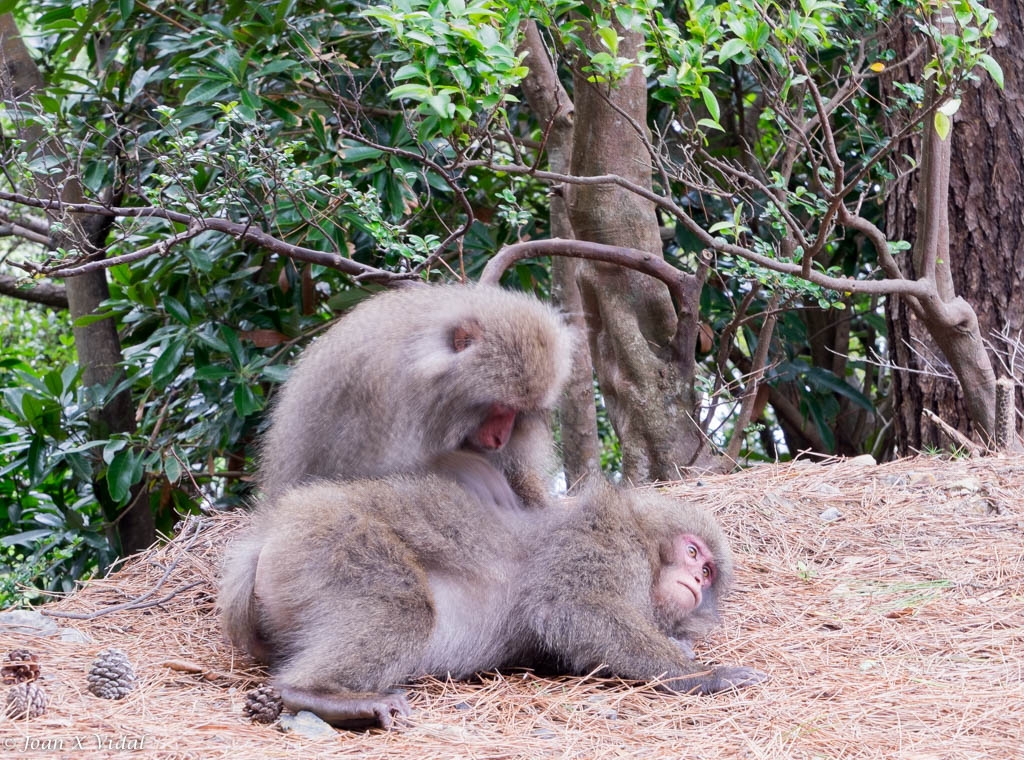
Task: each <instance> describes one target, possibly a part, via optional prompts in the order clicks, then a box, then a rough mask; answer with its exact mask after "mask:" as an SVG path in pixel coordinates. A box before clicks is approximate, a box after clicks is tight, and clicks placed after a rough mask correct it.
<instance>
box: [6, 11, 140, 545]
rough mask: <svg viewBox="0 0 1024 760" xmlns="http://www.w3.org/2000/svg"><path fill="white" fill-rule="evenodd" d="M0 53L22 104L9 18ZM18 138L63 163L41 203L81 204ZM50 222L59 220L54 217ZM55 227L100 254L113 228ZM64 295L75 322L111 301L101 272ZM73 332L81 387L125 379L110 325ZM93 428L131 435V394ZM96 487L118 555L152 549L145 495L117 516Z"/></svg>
mask: <svg viewBox="0 0 1024 760" xmlns="http://www.w3.org/2000/svg"><path fill="white" fill-rule="evenodd" d="M0 47H2V51H3V58H2V59H0V70H2V75H0V86H2V87H3V97H4V98H5V99H7V98H10V99H14V100H23V99H25V98H27V97H30V96H31V94H32V93H33V92H37V91H41V90H42V89H43V88H44V86H45V82H44V81H43V77H42V74H41V72H40V71H39V68H38V67H37V66H36V65H35V62H34V61H33V60H32V58H31V56H30V55H29V53H28V50H27V48H26V47H25V45H24V42H23V41H22V39H21V36H20V34H19V32H18V28H17V26H16V24H15V22H14V17H13V16H12V15H11V14H10V13H6V14H3V15H0ZM21 136H22V137H23V138H25V139H26V140H27V142H28V143H29V144H34V149H35V150H36V151H44V152H50V153H52V154H53V155H54V156H57V157H59V158H61V159H62V162H63V167H64V171H63V176H62V177H61V180H62V181H60V182H56V181H55V179H54V177H53V176H52V175H51V176H50V177H48V178H46V180H45V181H44V180H40V182H39V183H38V191H39V192H40V193H41V194H44V197H45V196H46V195H52V194H53V193H54V192H55V191H56V188H57V187H58V186H59V187H60V198H61V200H62V201H65V202H68V203H80V202H83V201H84V200H85V198H84V196H83V193H82V188H81V185H80V184H79V182H78V180H77V176H76V175H75V172H74V169H73V167H71V166H70V165H69V162H68V161H67V157H66V156H64V154H63V153H62V150H61V147H60V146H57V145H52V144H46V143H44V141H43V136H42V133H41V131H40V130H38V129H30V130H26V133H25V134H23V135H21ZM55 216H59V212H58V213H57V214H55ZM65 217H66V218H65ZM60 221H61V222H63V223H64V227H65V230H66V231H65V232H64V233H63V234H64V235H65V238H66V242H67V243H68V244H70V245H73V246H75V247H78V248H81V249H84V250H97V251H99V250H101V249H102V247H103V243H104V241H105V239H106V235H107V232H108V231H109V229H110V224H111V222H112V220H111V219H110V218H109V217H92V216H87V215H80V214H79V215H64V217H61V219H60ZM65 289H66V295H67V301H68V307H69V311H70V313H71V317H72V319H74V320H77V319H78V318H80V317H83V316H87V315H91V314H95V313H96V311H97V309H98V307H99V304H100V302H102V301H103V300H105V299H106V298H109V296H110V292H109V289H108V286H107V275H106V270H98V271H94V272H89V273H87V274H84V275H81V276H78V277H72V278H70V279H68V281H67V283H66V286H65ZM73 332H74V336H75V349H76V351H77V353H78V362H79V365H80V366H81V367H82V369H83V372H82V382H83V384H84V385H85V386H86V387H90V386H93V385H102V386H110V385H113V384H116V383H117V382H120V380H122V379H123V378H124V372H123V370H122V369H121V367H120V362H121V361H122V360H123V356H122V353H121V341H120V338H119V337H118V335H117V328H116V326H115V325H114V322H113V320H111V319H104V320H100V321H98V322H92V323H91V324H89V325H85V326H75V327H74V328H73ZM92 423H93V429H94V435H95V436H96V437H107V436H109V435H110V434H111V433H132V432H134V431H135V414H134V409H133V406H132V401H131V395H130V393H129V392H128V391H122V392H121V393H119V394H117V395H116V396H115V397H113V398H112V399H110V401H109V402H108V403H107V404H106V406H104V407H103V408H102V409H100V410H98V412H97V413H96V414H94V415H93V417H92ZM96 485H98V486H99V487H97V489H96V493H97V498H98V499H99V500H100V501H101V502H104V501H106V502H107V503H105V504H104V508H105V510H106V513H107V517H108V519H110V520H112V521H114V524H115V525H116V536H117V539H118V541H119V543H120V549H121V552H122V553H123V554H132V553H134V552H137V551H140V550H142V549H145V548H146V547H148V546H149V545H150V544H152V543H153V541H154V540H155V539H156V528H155V526H154V522H153V514H152V512H151V511H150V509H149V503H148V500H147V499H146V498H144V496H145V495H144V493H143V494H141V495H140V494H139V493H135V494H133V499H132V501H131V502H130V503H129V506H128V507H126V508H125V509H124V510H122V511H121V512H120V514H116V513H115V510H114V507H113V505H112V504H110V503H109V499H106V500H105V499H104V496H105V490H104V489H103V488H102V484H96Z"/></svg>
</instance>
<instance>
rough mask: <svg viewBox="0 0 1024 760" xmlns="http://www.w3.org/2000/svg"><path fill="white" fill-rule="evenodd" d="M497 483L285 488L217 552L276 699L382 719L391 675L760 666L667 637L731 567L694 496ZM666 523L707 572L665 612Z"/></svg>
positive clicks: (673, 676)
mask: <svg viewBox="0 0 1024 760" xmlns="http://www.w3.org/2000/svg"><path fill="white" fill-rule="evenodd" d="M491 472H492V473H493V477H495V478H499V479H500V474H498V473H497V472H496V471H493V470H491ZM467 477H468V478H469V479H472V478H476V477H484V478H489V477H491V476H490V475H487V474H486V473H481V472H479V471H476V470H474V471H473V473H471V474H470V475H469V476H467ZM464 480H465V478H464ZM494 490H500V489H495V488H493V487H492V486H490V485H487V484H485V485H484V486H483V487H480V488H477V487H470V488H464V487H459V486H458V485H457V484H456V482H455V481H454V480H453V479H451V478H450V477H448V476H441V475H423V476H395V477H390V478H387V479H382V480H364V481H354V482H348V483H328V482H321V483H317V484H312V485H308V486H304V487H301V488H297V489H295V490H293V491H291V492H289V493H287V494H285V495H283V496H282V497H281V498H280V499H279V500H278V503H277V504H275V505H274V507H273V508H272V509H261V510H259V511H258V512H257V514H256V515H255V517H254V522H253V525H252V527H251V528H250V530H249V531H248V532H247V534H246V535H245V536H243V537H242V538H240V539H239V540H238V541H237V542H236V543H235V545H234V546H233V547H232V549H231V551H230V552H229V554H228V557H227V560H226V563H225V569H224V576H223V580H222V586H221V594H220V599H219V603H220V606H221V608H222V615H223V621H224V628H225V630H226V631H227V633H228V635H229V636H230V638H231V639H232V641H233V642H234V643H235V644H236V645H238V646H240V647H243V648H246V649H247V650H248V651H249V652H250V653H251V654H252V655H254V656H255V657H257V658H258V659H264V660H268V661H269V662H270V663H271V666H272V672H273V673H274V678H275V682H276V683H277V685H278V687H279V688H280V690H281V691H282V693H283V695H284V697H285V704H286V706H289V707H291V708H293V709H300V708H301V709H310V710H313V711H314V712H317V713H318V714H320V715H321V717H324V718H325V719H326V720H330V721H332V722H334V723H336V724H338V725H352V724H357V723H366V722H370V723H376V724H379V725H384V726H388V725H390V723H391V721H392V719H393V717H394V716H398V715H405V714H407V712H408V706H407V705H405V703H404V701H403V700H401V699H400V698H397V697H396V696H395V694H394V693H393V691H392V687H394V686H395V685H398V684H401V683H404V682H406V681H407V680H408V679H410V678H414V677H416V676H420V675H424V674H428V673H429V674H434V675H438V676H442V677H443V676H445V675H449V674H450V675H451V676H452V677H454V678H463V677H466V676H469V675H471V674H472V673H475V672H477V671H480V670H490V669H494V668H501V667H513V666H538V665H547V666H549V667H550V666H554V667H555V668H557V669H558V670H559V672H564V673H576V674H586V673H590V672H595V671H597V672H605V673H608V674H614V675H617V676H620V677H623V678H630V679H638V680H652V679H656V678H660V679H661V681H660V683H661V684H662V686H663V688H665V689H666V690H669V691H673V690H675V691H696V692H701V693H711V692H715V691H720V690H722V689H726V688H729V687H731V686H743V685H748V684H753V683H758V682H760V681H762V680H764V679H765V678H766V676H765V675H764V674H763V673H760V672H759V671H757V670H754V669H752V668H746V667H727V666H719V667H710V666H706V665H702V664H700V663H696V662H693V661H691V660H690V659H689V658H688V657H687V655H686V652H685V651H684V648H682V647H681V646H680V644H679V643H678V641H677V639H681V640H684V641H689V640H690V639H692V637H694V636H699V635H702V634H704V633H706V632H707V631H708V630H709V629H710V627H711V626H712V625H714V623H715V622H716V620H717V611H718V610H717V605H718V601H719V599H720V598H721V597H722V596H723V595H724V594H725V593H726V592H727V591H728V588H729V586H730V584H731V582H732V574H733V562H732V555H731V553H730V551H729V547H728V544H727V542H726V540H725V537H724V535H723V533H722V531H721V529H720V528H719V527H718V525H717V523H716V522H715V521H714V519H713V518H712V517H711V516H710V515H708V514H707V513H706V512H703V511H701V510H699V509H696V508H694V507H691V506H687V505H683V504H680V503H679V502H677V501H675V500H673V499H669V498H667V497H664V496H660V495H656V494H651V493H639V492H630V491H617V490H614V489H612V488H611V487H610V486H607V485H606V484H593V485H592V486H591V487H590V488H589V489H588V490H587V491H586V492H585V493H584V495H582V496H581V497H579V498H578V499H577V500H576V502H575V504H574V505H571V506H562V507H553V508H551V509H548V510H545V511H543V512H540V513H526V512H524V511H522V510H508V509H506V508H504V507H502V506H499V505H498V504H496V503H494V501H493V500H490V499H488V498H486V496H484V498H481V497H480V494H485V495H486V494H487V493H488V492H493V491H494ZM678 534H693V535H697V536H700V537H701V538H702V539H703V540H704V542H705V543H706V544H707V546H708V548H709V549H710V551H711V554H712V556H713V557H714V558H715V561H716V566H717V576H716V580H715V583H714V586H713V589H710V590H709V591H713V593H707V594H705V598H704V602H703V603H702V604H701V606H700V607H698V608H697V609H696V610H694V611H693V612H692V613H690V614H688V615H684V616H682V617H680V616H676V617H673V616H671V615H665V614H660V613H659V612H658V610H657V609H656V606H655V604H654V600H653V598H652V589H653V588H654V585H655V582H656V579H657V576H658V573H659V570H660V568H661V567H662V566H663V564H664V562H665V560H664V559H663V553H664V551H665V546H666V545H670V544H671V540H672V538H673V536H675V535H678ZM254 553H255V554H256V557H257V559H256V561H255V562H254V561H253V554H254Z"/></svg>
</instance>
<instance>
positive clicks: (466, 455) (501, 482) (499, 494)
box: [427, 451, 522, 509]
mask: <svg viewBox="0 0 1024 760" xmlns="http://www.w3.org/2000/svg"><path fill="white" fill-rule="evenodd" d="M427 471H428V472H436V473H437V474H439V475H443V476H446V477H449V478H451V479H452V480H454V481H455V482H456V483H458V484H459V485H460V486H461V487H462V488H463V489H464V490H466V491H467V492H469V493H471V494H472V495H473V496H475V497H476V498H477V499H479V500H480V501H481V502H482V503H484V504H492V503H493V504H497V505H498V506H499V507H501V508H502V509H519V508H521V507H522V504H520V502H519V499H518V497H517V496H516V495H515V492H514V491H513V490H512V488H511V487H510V486H509V484H508V481H507V480H505V476H504V475H502V474H501V473H500V472H499V471H498V470H496V469H495V468H494V466H493V465H492V464H491V463H490V462H488V461H487V460H486V459H485V458H484V457H482V456H481V455H479V454H475V453H472V452H469V451H449V452H446V453H444V454H439V455H438V456H436V457H434V459H433V460H432V461H431V463H430V464H429V465H428V467H427Z"/></svg>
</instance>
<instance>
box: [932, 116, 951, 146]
mask: <svg viewBox="0 0 1024 760" xmlns="http://www.w3.org/2000/svg"><path fill="white" fill-rule="evenodd" d="M952 128H953V122H952V121H951V120H950V118H949V117H948V116H946V114H944V113H942V111H936V112H935V132H936V133H937V134H938V135H939V139H940V140H945V139H946V138H947V137H949V132H950V130H951V129H952Z"/></svg>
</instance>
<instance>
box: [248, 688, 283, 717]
mask: <svg viewBox="0 0 1024 760" xmlns="http://www.w3.org/2000/svg"><path fill="white" fill-rule="evenodd" d="M281 707H282V704H281V695H280V694H278V693H277V690H276V689H275V688H274V687H273V686H260V687H259V688H257V689H253V690H252V691H250V692H249V693H248V694H246V695H245V706H244V707H242V712H244V713H245V715H246V717H247V718H249V720H251V721H252V722H253V723H273V722H274V721H275V720H277V717H278V716H279V715H280V714H281Z"/></svg>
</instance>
